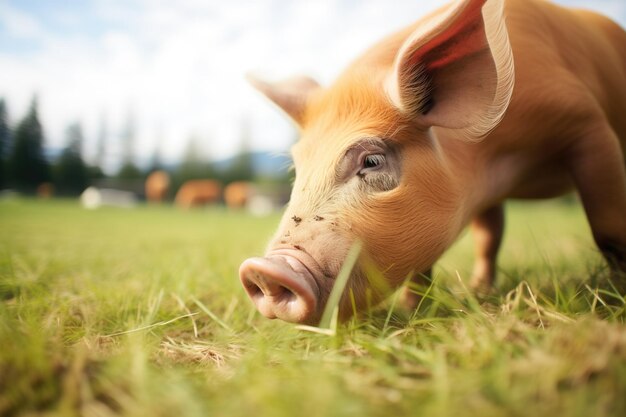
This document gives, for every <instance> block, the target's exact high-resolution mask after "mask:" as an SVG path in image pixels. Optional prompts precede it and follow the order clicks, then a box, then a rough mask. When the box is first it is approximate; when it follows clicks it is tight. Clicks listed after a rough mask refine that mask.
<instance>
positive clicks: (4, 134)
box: [0, 99, 11, 190]
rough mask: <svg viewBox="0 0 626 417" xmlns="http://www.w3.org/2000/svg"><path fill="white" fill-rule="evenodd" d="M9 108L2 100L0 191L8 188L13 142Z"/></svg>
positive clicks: (0, 103) (0, 111)
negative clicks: (11, 144) (8, 160)
mask: <svg viewBox="0 0 626 417" xmlns="http://www.w3.org/2000/svg"><path fill="white" fill-rule="evenodd" d="M10 135H11V131H10V130H9V121H8V115H7V108H6V104H5V102H4V99H0V190H1V189H3V188H5V187H6V186H7V174H8V172H7V166H6V162H7V156H8V153H9V142H10V140H11V137H10Z"/></svg>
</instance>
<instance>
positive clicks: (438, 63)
mask: <svg viewBox="0 0 626 417" xmlns="http://www.w3.org/2000/svg"><path fill="white" fill-rule="evenodd" d="M388 7H393V5H392V3H390V4H389V6H388ZM252 82H253V84H254V85H255V86H256V87H257V88H258V89H259V90H260V91H262V92H263V93H264V94H265V95H266V96H267V97H269V98H270V99H271V100H272V101H274V102H275V103H276V104H277V105H278V106H279V107H281V108H282V110H284V112H285V113H287V115H289V116H290V117H291V119H292V120H293V121H294V122H295V123H296V124H297V126H298V128H299V130H300V136H301V137H300V139H299V141H298V142H297V143H296V144H295V145H294V146H293V148H292V149H291V153H292V156H293V160H294V164H295V169H296V178H295V183H294V185H293V191H292V194H291V200H290V202H289V205H288V207H287V209H286V211H285V213H284V216H283V218H282V221H281V222H280V224H279V226H278V230H277V231H276V234H275V236H274V238H273V239H272V240H271V242H270V243H269V245H268V248H267V252H266V254H265V256H264V257H259V258H251V259H247V260H246V261H244V262H243V264H242V265H241V267H240V279H241V282H242V284H243V286H244V288H245V289H246V291H247V293H248V295H249V296H250V298H251V299H252V301H253V302H254V303H255V304H256V306H257V308H258V310H259V311H260V312H261V313H262V314H263V315H265V316H267V317H269V318H280V319H283V320H286V321H291V322H300V323H309V324H315V323H317V322H319V319H320V316H321V313H322V311H323V309H324V306H325V304H326V301H327V299H328V296H329V293H330V290H331V288H332V287H333V284H334V282H335V278H336V276H337V274H338V271H339V269H340V268H341V265H342V263H343V262H344V259H345V258H346V254H347V253H348V251H349V249H350V248H351V247H352V245H353V244H354V243H355V242H356V241H361V242H362V243H363V250H362V252H361V254H360V256H359V260H358V262H357V264H356V266H355V268H353V270H352V273H351V276H350V279H349V281H348V284H347V287H346V290H345V291H344V294H343V296H342V299H341V301H340V304H339V313H340V316H341V317H347V316H349V315H350V314H351V313H352V310H353V306H354V308H356V310H357V311H358V310H360V309H363V308H364V307H365V306H366V305H367V304H368V303H373V302H376V301H377V300H380V299H381V298H383V297H384V296H385V295H386V292H384V291H381V290H379V289H378V288H377V287H373V286H371V285H370V283H369V282H368V279H367V275H366V274H365V270H366V266H367V265H375V266H376V267H377V269H378V270H380V271H381V272H382V273H383V275H384V277H385V279H386V281H387V283H388V284H389V286H390V287H391V288H397V287H398V286H400V285H401V284H402V283H403V282H404V281H405V280H406V279H407V278H413V279H419V277H420V276H421V275H420V274H422V273H427V271H429V270H430V269H431V267H432V266H433V264H434V263H435V262H436V261H437V259H438V258H439V257H440V256H441V255H442V254H443V253H444V251H445V250H446V249H447V248H449V247H450V245H451V244H452V243H453V242H454V241H455V239H456V238H457V237H458V235H459V234H460V232H461V231H462V230H463V229H464V228H465V227H466V226H468V225H470V227H471V229H472V232H473V235H474V240H475V243H476V261H475V266H474V270H473V276H472V278H471V284H472V286H473V287H474V288H476V289H488V288H490V287H491V286H492V285H493V282H494V278H495V273H496V256H497V253H498V250H499V247H500V242H501V239H502V232H503V229H504V211H503V202H504V201H505V200H506V199H509V198H548V197H553V196H558V195H562V194H564V193H567V192H569V191H571V190H576V191H577V192H578V194H579V195H580V198H581V201H582V204H583V206H584V209H585V212H586V215H587V219H588V221H589V224H590V226H591V231H592V232H593V237H594V239H595V241H596V243H597V245H598V248H599V249H600V250H601V251H602V253H603V254H604V256H605V257H606V259H607V261H608V262H609V264H610V265H611V267H612V268H613V270H614V271H616V277H620V274H619V271H624V270H625V269H626V174H625V168H624V165H625V150H626V117H625V114H624V111H625V109H626V32H624V30H623V29H622V28H620V27H619V26H618V25H617V24H616V23H614V22H613V21H611V20H610V19H608V18H606V17H603V16H601V15H598V14H596V13H593V12H589V11H583V10H574V9H567V8H563V7H560V6H557V5H555V4H552V3H550V2H547V1H543V0H507V1H502V0H457V1H455V2H452V3H451V4H449V5H447V6H445V7H443V8H441V9H439V10H437V11H435V12H433V13H431V14H430V15H428V16H426V17H425V18H424V19H422V20H420V21H418V22H416V23H415V24H413V25H411V26H409V27H407V28H405V29H403V30H401V31H399V32H398V33H396V34H393V35H391V36H389V37H387V38H385V39H383V40H382V41H380V42H379V43H378V44H377V45H375V46H374V47H372V48H371V49H369V50H368V51H367V52H365V53H364V54H363V55H362V56H361V57H360V58H358V59H356V61H355V62H354V63H352V64H351V65H350V66H349V67H348V68H347V69H346V70H345V71H344V72H343V74H342V75H340V76H339V78H338V79H337V80H336V81H335V82H334V83H333V84H332V85H330V86H328V87H322V86H320V85H318V84H317V83H316V82H315V81H314V80H312V79H310V78H306V77H296V78H292V79H289V80H286V81H283V82H278V83H267V82H263V81H260V80H254V79H253V80H252ZM621 280H622V283H624V276H623V275H621ZM415 300H416V299H415V295H414V294H408V296H407V300H406V301H407V303H408V304H411V303H412V302H413V303H414V302H415Z"/></svg>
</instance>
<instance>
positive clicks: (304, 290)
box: [239, 255, 319, 324]
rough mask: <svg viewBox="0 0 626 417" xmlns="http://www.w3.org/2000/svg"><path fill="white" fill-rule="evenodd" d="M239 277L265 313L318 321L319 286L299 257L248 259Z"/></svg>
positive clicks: (292, 320)
mask: <svg viewBox="0 0 626 417" xmlns="http://www.w3.org/2000/svg"><path fill="white" fill-rule="evenodd" d="M239 278H240V279H241V283H242V284H243V287H244V288H245V290H246V292H247V293H248V296H250V298H251V299H252V301H253V302H254V304H255V305H256V308H257V309H258V310H259V312H261V314H263V315H264V316H265V317H267V318H270V319H275V318H279V319H281V320H284V321H288V322H292V323H306V324H317V323H316V321H317V320H319V314H318V299H319V290H318V287H317V285H316V283H315V279H314V278H313V276H312V275H311V273H310V272H309V270H308V269H307V268H306V267H305V266H304V265H303V264H302V262H301V261H299V260H298V259H297V258H295V257H293V256H289V255H275V256H269V257H265V258H250V259H247V260H245V261H244V262H243V263H242V264H241V267H240V268H239Z"/></svg>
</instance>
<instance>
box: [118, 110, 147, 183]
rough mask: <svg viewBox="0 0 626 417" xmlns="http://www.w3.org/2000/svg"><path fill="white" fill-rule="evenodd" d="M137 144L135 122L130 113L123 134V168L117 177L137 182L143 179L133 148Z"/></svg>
mask: <svg viewBox="0 0 626 417" xmlns="http://www.w3.org/2000/svg"><path fill="white" fill-rule="evenodd" d="M134 144H135V121H134V117H133V115H132V113H129V115H128V119H127V120H126V125H125V126H124V130H123V132H122V166H121V167H120V170H119V171H118V173H117V177H118V178H120V179H123V180H136V179H139V178H141V177H142V173H141V171H140V170H139V168H137V165H135V162H134V159H135V156H134V152H133V147H134Z"/></svg>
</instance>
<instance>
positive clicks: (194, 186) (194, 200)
mask: <svg viewBox="0 0 626 417" xmlns="http://www.w3.org/2000/svg"><path fill="white" fill-rule="evenodd" d="M221 191H222V185H221V184H220V183H219V182H218V181H215V180H190V181H187V182H185V183H184V184H183V185H182V186H181V187H180V188H179V189H178V192H177V193H176V199H175V203H176V205H177V206H178V207H181V208H184V209H189V208H191V207H198V206H203V205H206V204H211V203H215V202H217V201H218V200H219V198H220V194H221Z"/></svg>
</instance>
